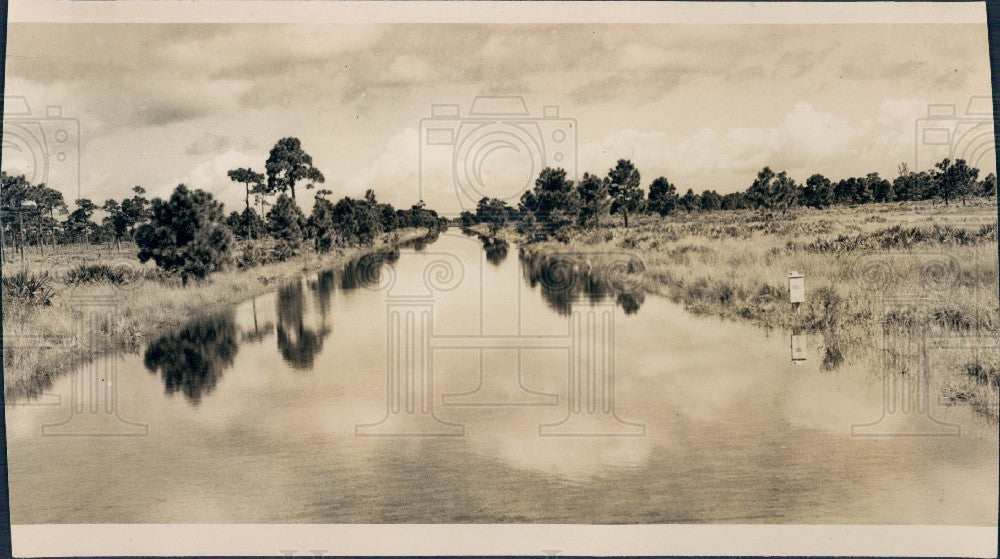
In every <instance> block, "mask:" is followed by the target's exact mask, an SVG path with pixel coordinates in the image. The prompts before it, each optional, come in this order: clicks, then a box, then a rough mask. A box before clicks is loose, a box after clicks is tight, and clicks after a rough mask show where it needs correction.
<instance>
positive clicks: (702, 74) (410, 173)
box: [2, 23, 995, 212]
mask: <svg viewBox="0 0 1000 559" xmlns="http://www.w3.org/2000/svg"><path fill="white" fill-rule="evenodd" d="M986 31H987V28H986V25H985V24H982V25H978V24H906V25H895V24H812V25H804V24H784V25H684V24H657V25H640V24H628V25H580V24H560V25H541V24H539V25H499V24H491V25H457V24H397V25H354V24H352V25H340V24H321V25H307V24H291V25H274V24H237V25H229V24H130V25H125V24H39V23H12V24H10V26H9V29H8V46H7V66H6V72H7V76H6V92H5V97H6V99H7V102H6V105H5V114H6V115H7V116H6V118H5V128H4V152H3V155H4V157H3V163H2V164H3V168H4V170H6V171H8V172H18V173H20V172H24V173H26V174H28V175H29V177H31V176H33V177H35V179H36V180H47V182H48V184H49V186H53V187H55V188H58V189H59V190H61V191H63V193H64V195H65V196H66V198H67V199H68V200H74V199H76V198H77V197H78V196H82V197H86V198H90V199H92V200H94V201H96V202H98V203H101V202H103V201H104V200H105V199H107V198H120V197H123V196H126V195H130V189H131V188H132V186H134V185H141V186H143V187H144V188H146V190H147V191H148V192H149V193H150V194H151V195H154V196H167V195H169V192H170V191H171V190H172V189H173V188H174V187H175V186H176V185H177V184H179V183H185V184H187V185H189V186H191V187H196V188H203V189H205V190H208V191H210V192H212V193H214V194H215V195H216V196H218V197H219V198H220V199H222V200H223V201H224V202H225V204H226V206H227V209H238V208H239V206H241V205H242V204H243V191H242V186H241V185H238V184H235V183H232V182H231V181H230V180H229V179H228V178H227V176H226V171H228V170H229V169H233V168H236V167H252V168H254V169H257V170H259V171H262V170H263V168H264V161H265V160H266V158H267V154H268V151H269V150H270V148H271V146H273V145H274V143H275V141H277V140H278V139H279V138H282V137H285V136H294V137H297V138H299V139H300V140H301V141H302V145H303V147H304V148H305V150H306V151H307V152H308V153H309V154H311V155H312V157H313V159H314V163H315V165H316V166H317V167H318V168H319V169H320V170H321V171H322V172H323V173H324V175H325V177H326V182H325V184H323V185H322V188H326V189H329V190H331V191H333V193H334V196H336V197H339V196H344V195H350V196H357V195H360V194H362V193H363V192H364V191H365V189H367V188H373V189H374V190H375V192H376V193H377V195H378V197H379V198H380V199H381V200H383V201H389V202H392V203H393V204H395V205H403V206H408V205H410V204H412V203H414V202H416V201H417V200H418V199H420V198H423V199H424V200H425V201H426V202H427V203H428V205H429V206H430V207H433V208H436V209H439V210H441V211H445V212H454V211H458V210H460V209H463V208H466V207H467V206H468V204H469V201H470V200H474V199H475V198H478V196H479V195H480V194H486V195H491V196H497V197H501V198H507V199H512V200H516V197H517V195H518V194H519V193H520V192H521V191H522V190H524V188H526V187H528V186H530V184H531V182H532V180H533V178H534V176H535V175H537V171H538V170H539V169H540V167H542V166H546V165H548V166H561V167H564V168H567V170H568V171H569V172H570V175H571V176H574V175H575V176H580V175H582V174H583V172H591V173H596V174H599V175H603V174H605V173H607V171H608V169H609V168H610V167H612V166H613V165H614V163H615V161H616V160H617V159H619V158H627V159H631V160H632V161H633V162H634V163H635V164H636V165H637V166H638V168H639V170H640V172H641V174H642V182H643V187H646V186H648V184H649V182H651V181H652V180H653V179H654V178H656V177H658V176H665V177H667V178H668V179H669V180H670V181H671V182H673V183H674V184H675V185H677V187H678V189H679V190H680V191H682V192H683V191H684V190H686V189H687V188H693V189H695V191H701V190H704V189H716V190H718V191H719V192H720V193H726V192H732V191H735V190H742V189H745V188H746V187H747V186H748V185H749V184H750V183H751V182H752V181H753V178H754V176H755V174H756V173H757V171H759V170H760V169H761V168H762V167H763V166H765V165H767V166H770V167H771V168H773V169H775V170H785V171H787V172H788V173H789V174H790V175H791V176H792V177H793V178H795V179H796V180H799V181H805V179H806V178H808V177H809V176H810V175H811V174H813V173H822V174H824V175H827V176H829V177H831V178H834V179H837V178H843V177H847V176H858V175H864V174H867V173H869V172H873V171H875V172H879V173H881V174H882V175H883V176H885V177H890V178H891V177H894V176H895V175H896V174H897V168H898V166H899V164H900V163H901V162H906V163H907V164H908V165H909V166H910V167H911V168H914V167H916V168H928V167H930V166H931V164H932V161H931V160H930V159H929V158H930V157H932V156H933V155H934V154H932V153H930V151H933V150H937V151H941V150H945V151H947V150H948V149H951V148H950V145H955V144H956V143H957V142H958V140H956V138H958V137H960V136H962V135H963V134H965V136H964V137H965V140H964V141H965V143H964V144H962V145H960V146H958V147H957V148H955V149H954V150H953V151H954V152H955V154H956V155H957V156H964V157H965V158H967V159H970V160H972V161H971V162H972V163H973V164H976V165H977V166H979V167H981V168H990V169H991V170H992V167H995V162H994V155H993V150H992V145H993V137H992V125H991V122H992V121H991V118H992V117H991V115H990V114H989V113H987V114H985V116H984V114H983V113H976V114H974V115H971V116H970V115H967V113H968V110H969V101H970V99H971V98H974V97H975V96H983V95H986V96H988V95H989V94H990V81H989V78H990V71H989V57H988V43H987V34H986ZM11 96H18V97H23V99H20V100H19V101H17V102H14V101H12V100H11V99H12V97H11ZM489 96H494V97H495V96H506V97H504V98H500V99H497V98H493V99H490V98H488V97H489ZM477 97H478V99H477ZM521 99H523V104H522V103H521V102H520V100H521ZM474 100H477V104H476V107H477V108H478V111H477V112H478V113H479V114H477V115H471V114H470V109H471V108H472V106H473V105H472V103H473V101H474ZM987 103H988V100H987ZM24 104H27V108H25V107H23V105H24ZM434 105H458V109H457V110H458V112H457V116H455V115H454V114H453V113H452V112H449V111H454V110H455V109H454V108H452V107H438V109H434V110H435V111H436V112H437V114H442V113H446V116H444V117H441V118H434V119H430V118H428V117H431V116H432V106H434ZM47 106H57V107H59V109H58V110H56V111H51V110H50V111H48V113H47V109H46V107H47ZM546 106H549V107H550V108H549V109H546V108H545V107H546ZM15 108H16V109H17V111H16V114H15V112H12V111H13V109H15ZM525 108H526V111H525ZM988 108H989V107H988ZM929 110H931V111H937V112H935V113H934V114H940V113H941V111H942V110H944V113H945V116H946V117H947V116H948V115H949V114H954V115H955V116H956V117H963V116H964V117H965V118H964V119H961V118H944V119H943V120H941V119H937V120H935V121H934V122H936V123H941V122H943V124H941V125H940V126H938V127H939V128H940V127H944V128H949V127H954V126H958V127H959V130H960V131H959V132H958V133H956V134H952V135H951V136H950V137H949V138H947V139H946V140H944V142H943V143H944V144H949V145H936V146H928V145H924V143H926V142H927V140H926V137H925V136H921V134H922V132H921V133H918V131H919V130H921V129H922V128H921V127H926V126H927V119H926V117H927V116H928V111H929ZM60 111H61V113H60ZM486 112H488V113H491V115H489V116H484V114H483V113H486ZM496 113H503V114H502V115H501V116H493V115H494V114H496ZM60 114H61V117H60V116H59V115H60ZM47 115H48V116H47ZM956 123H957V124H956ZM980 124H982V126H981V127H980V128H976V131H975V132H974V133H973V132H969V133H966V132H967V129H969V128H975V127H976V126H978V125H980ZM77 126H78V129H79V131H78V132H77V128H76V127H77ZM936 126H937V125H936ZM962 127H965V128H962ZM984 130H987V131H988V134H987V135H986V136H984V135H983V134H982V133H981V132H982V131H984ZM969 138H971V140H970V139H969ZM938 143H939V144H941V143H942V142H941V141H938ZM43 144H44V146H45V147H39V146H41V145H43ZM984 145H985V146H987V147H988V149H985V148H984V147H983V146H984ZM928 150H930V151H928ZM77 163H78V165H77ZM77 167H78V169H79V170H78V171H77ZM985 174H986V171H984V172H983V175H985ZM77 191H79V194H77ZM311 196H312V193H311V192H308V191H304V190H303V191H300V196H299V198H300V199H299V202H300V204H301V205H302V206H304V207H309V206H311V200H310V198H311Z"/></svg>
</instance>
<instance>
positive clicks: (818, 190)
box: [802, 173, 834, 209]
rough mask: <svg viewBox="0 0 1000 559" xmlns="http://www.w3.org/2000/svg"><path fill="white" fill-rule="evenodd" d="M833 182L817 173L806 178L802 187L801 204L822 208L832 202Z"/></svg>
mask: <svg viewBox="0 0 1000 559" xmlns="http://www.w3.org/2000/svg"><path fill="white" fill-rule="evenodd" d="M833 200H834V196H833V184H832V183H831V182H830V179H828V178H826V177H824V176H823V175H820V174H819V173H817V174H815V175H813V176H811V177H809V178H808V179H806V186H805V188H803V189H802V204H803V205H805V206H808V207H810V208H816V209H823V208H828V207H830V206H831V205H832V204H833Z"/></svg>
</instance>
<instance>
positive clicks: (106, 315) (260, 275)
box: [3, 229, 426, 398]
mask: <svg viewBox="0 0 1000 559" xmlns="http://www.w3.org/2000/svg"><path fill="white" fill-rule="evenodd" d="M425 234H426V230H423V229H405V230H399V231H396V232H394V233H391V234H389V235H384V236H383V237H382V238H380V239H378V240H377V241H376V242H375V244H374V246H371V247H357V248H340V249H335V250H333V251H331V252H329V253H325V254H318V253H315V252H311V251H303V254H302V255H300V256H296V257H294V258H291V259H289V260H285V261H283V262H272V263H268V264H263V265H259V266H254V267H250V268H245V269H241V268H238V267H235V266H234V267H232V268H230V269H228V270H226V271H223V272H219V273H216V274H213V275H211V276H210V277H209V278H208V279H207V280H205V281H203V282H191V283H190V284H189V285H188V286H186V287H185V286H182V285H181V282H180V280H179V279H177V278H168V277H164V276H163V275H162V274H160V273H159V272H158V270H157V269H156V268H155V266H153V264H152V263H151V262H147V263H146V264H145V265H143V264H140V263H139V261H138V259H137V258H136V257H135V249H134V248H132V247H130V246H128V245H124V246H123V247H122V250H121V251H114V250H109V248H108V247H107V246H93V245H92V246H85V245H68V246H58V247H56V248H55V249H54V250H53V249H52V248H51V247H46V250H45V253H44V254H39V253H38V252H36V251H34V250H32V249H31V248H29V249H27V250H26V253H25V260H24V261H23V262H22V261H21V260H20V258H19V257H18V256H14V255H13V254H11V255H8V262H5V263H4V266H3V275H4V280H5V286H4V308H3V334H4V336H3V342H4V343H3V365H4V367H3V370H4V389H5V394H6V396H7V397H8V398H18V397H24V396H29V397H30V396H34V395H38V394H39V393H40V392H41V391H42V390H44V389H45V388H46V387H47V386H48V385H49V383H50V381H51V379H53V378H54V377H55V376H57V375H59V374H61V373H64V372H67V371H71V370H73V369H74V368H77V367H79V366H82V365H83V364H85V363H86V362H88V361H89V360H91V359H93V357H94V356H96V355H99V354H102V353H108V352H134V351H138V350H139V349H141V347H142V346H143V345H144V344H145V343H146V342H148V341H149V340H150V339H153V338H154V337H155V336H156V335H158V334H160V333H162V332H163V331H164V330H169V329H171V328H175V327H177V326H179V325H181V324H184V323H185V322H186V321H188V320H189V319H191V318H193V317H195V316H197V315H199V314H202V313H206V312H211V311H212V310H214V309H220V308H224V307H227V306H229V305H233V304H236V303H239V302H241V301H244V300H247V299H249V298H251V297H253V296H255V295H258V294H260V293H264V292H267V291H269V290H272V289H275V287H276V285H277V284H278V283H280V282H281V281H283V280H286V279H290V278H294V277H297V276H299V275H301V274H302V273H304V272H307V271H314V270H319V269H325V268H332V267H337V266H339V265H342V264H344V263H346V262H347V261H349V260H351V259H353V258H357V257H359V256H361V255H363V254H364V253H367V252H370V251H372V250H374V249H377V248H380V247H385V246H387V245H389V244H395V243H401V242H405V241H407V240H412V239H416V238H418V237H421V236H423V235H425ZM11 252H12V253H13V251H11ZM12 258H13V259H14V261H10V260H11V259H12ZM238 259H239V258H238ZM238 259H237V260H238ZM101 265H107V267H106V268H105V267H104V266H101ZM82 267H87V268H88V269H87V271H88V272H91V273H87V274H82V273H80V269H81V268H82ZM95 269H97V270H98V271H101V270H107V272H106V273H104V274H94V273H93V271H94V270H95ZM18 274H23V275H24V277H25V279H26V281H10V280H11V279H12V278H14V276H16V275H18ZM44 276H47V277H48V278H49V279H48V281H43V282H40V284H38V285H35V284H34V283H33V282H32V281H31V280H32V279H36V278H39V277H44ZM25 284H27V285H25ZM12 285H17V286H19V287H22V288H23V293H21V294H18V293H12V292H11V291H12V289H10V286H12ZM19 295H20V296H19ZM32 299H34V300H35V302H34V303H33V304H32V303H29V301H31V300H32Z"/></svg>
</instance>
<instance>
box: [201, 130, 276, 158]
mask: <svg viewBox="0 0 1000 559" xmlns="http://www.w3.org/2000/svg"><path fill="white" fill-rule="evenodd" d="M235 145H236V139H235V138H233V137H232V136H225V135H222V134H213V133H210V132H205V133H203V134H202V135H201V136H200V137H198V139H197V140H195V141H193V142H191V143H190V144H188V147H187V149H185V150H184V154H185V155H192V156H200V155H208V154H218V153H222V152H225V151H228V150H230V149H231V148H233V147H234V146H235ZM258 147H260V146H259V145H258V144H257V143H256V142H254V141H253V140H249V139H246V140H243V143H242V144H241V146H240V149H241V150H242V151H244V152H246V151H253V150H255V149H257V148H258Z"/></svg>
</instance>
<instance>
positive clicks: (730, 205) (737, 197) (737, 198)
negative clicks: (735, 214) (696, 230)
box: [722, 192, 748, 210]
mask: <svg viewBox="0 0 1000 559" xmlns="http://www.w3.org/2000/svg"><path fill="white" fill-rule="evenodd" d="M747 207H748V206H747V201H746V195H745V194H744V193H742V192H730V193H729V194H723V196H722V209H723V210H745V209H746V208H747Z"/></svg>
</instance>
